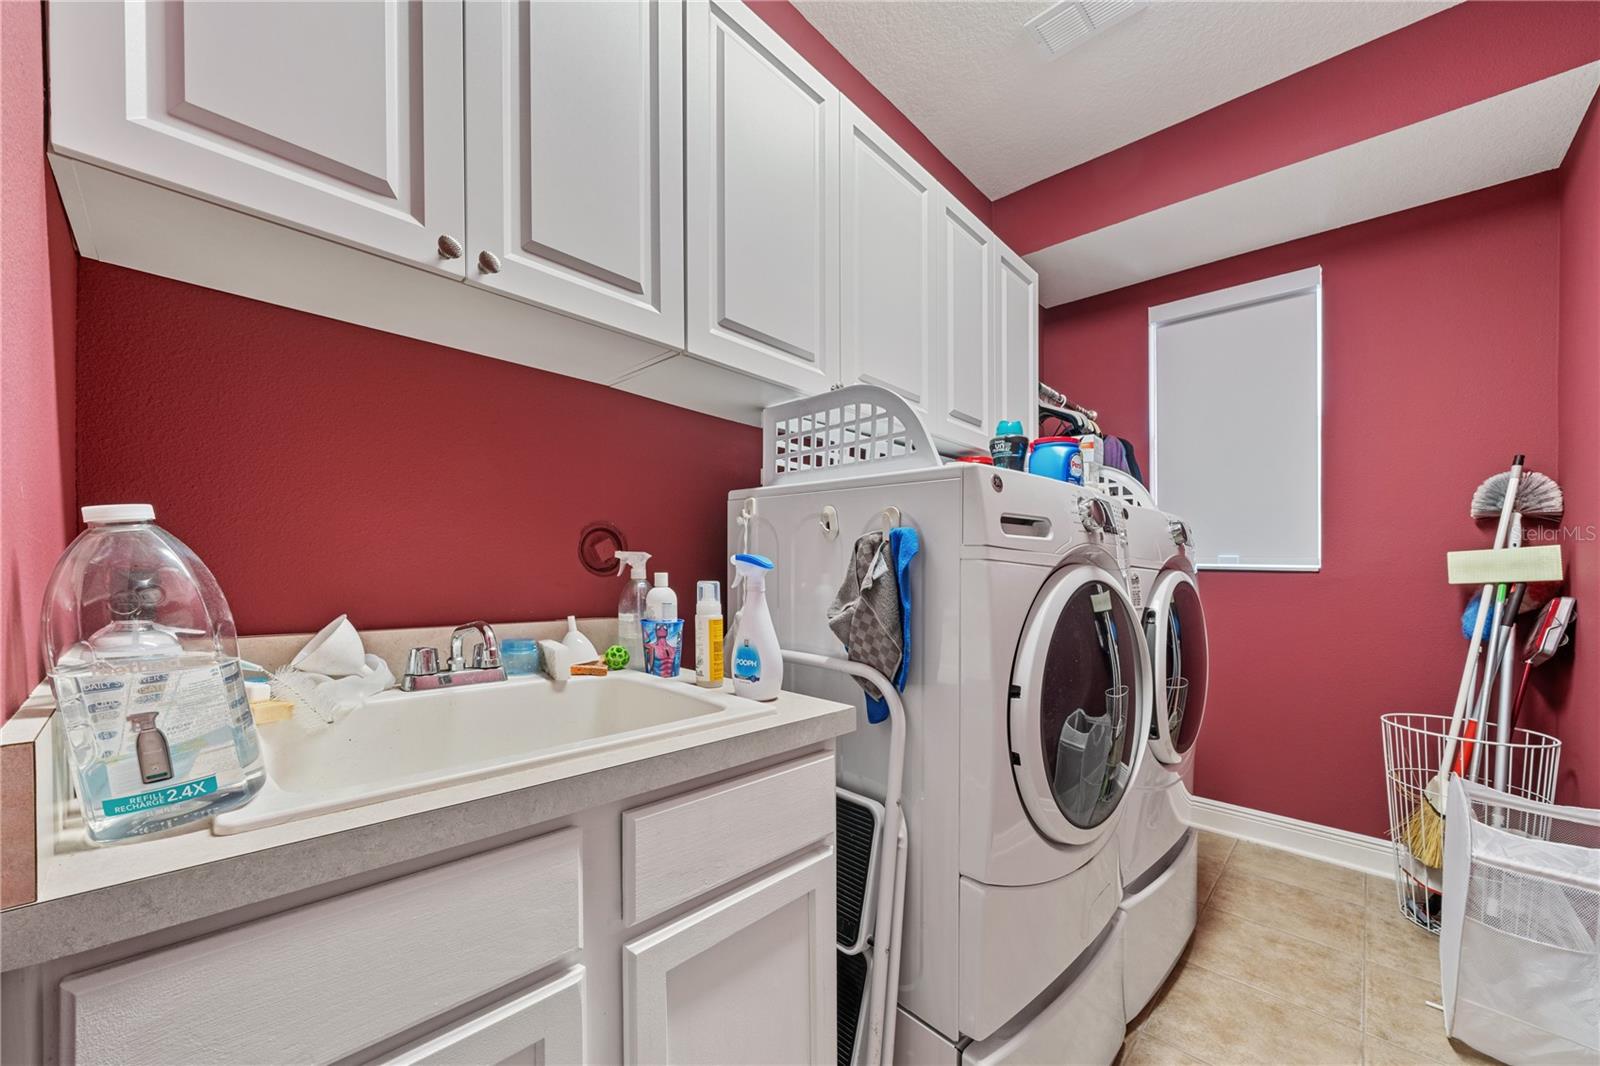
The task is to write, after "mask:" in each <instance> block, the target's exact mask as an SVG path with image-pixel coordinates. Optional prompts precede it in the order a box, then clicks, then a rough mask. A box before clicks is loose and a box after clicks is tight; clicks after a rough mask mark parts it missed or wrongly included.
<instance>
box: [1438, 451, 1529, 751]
mask: <svg viewBox="0 0 1600 1066" xmlns="http://www.w3.org/2000/svg"><path fill="white" fill-rule="evenodd" d="M1523 460H1524V456H1521V455H1518V456H1517V457H1516V458H1515V459H1513V460H1512V461H1511V478H1510V480H1508V481H1507V482H1506V498H1505V502H1504V503H1502V504H1501V505H1500V524H1499V525H1498V526H1496V527H1495V531H1494V546H1495V547H1496V548H1503V547H1505V543H1506V534H1507V533H1509V532H1510V530H1511V512H1512V511H1514V510H1515V509H1516V504H1517V482H1518V481H1520V480H1521V478H1522V463H1523ZM1493 595H1494V583H1493V582H1490V583H1489V584H1487V585H1484V586H1483V591H1481V592H1479V593H1478V620H1477V624H1476V625H1474V626H1473V634H1472V644H1471V646H1469V647H1468V648H1467V661H1466V665H1464V666H1463V667H1462V668H1461V685H1460V687H1459V688H1457V689H1456V705H1455V709H1454V710H1453V711H1452V712H1451V714H1450V733H1449V735H1448V736H1447V737H1446V738H1445V742H1444V757H1443V758H1442V759H1440V760H1439V773H1438V775H1437V776H1438V778H1439V779H1440V780H1447V779H1448V775H1449V773H1450V764H1451V761H1452V760H1453V759H1455V757H1456V742H1457V741H1458V740H1460V739H1461V722H1462V719H1464V718H1465V717H1466V713H1467V704H1468V703H1469V702H1470V696H1471V689H1472V674H1473V668H1474V667H1475V666H1477V663H1478V653H1479V651H1480V650H1481V649H1482V647H1483V640H1484V637H1486V636H1487V635H1488V634H1487V632H1486V631H1485V628H1484V623H1486V622H1488V621H1489V598H1490V597H1491V596H1493Z"/></svg>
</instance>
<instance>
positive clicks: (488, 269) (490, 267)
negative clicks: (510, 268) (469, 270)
mask: <svg viewBox="0 0 1600 1066" xmlns="http://www.w3.org/2000/svg"><path fill="white" fill-rule="evenodd" d="M478 269H479V270H481V271H483V272H484V273H485V274H498V273H500V259H499V257H498V256H496V255H495V254H494V253H493V252H490V251H482V252H479V253H478Z"/></svg>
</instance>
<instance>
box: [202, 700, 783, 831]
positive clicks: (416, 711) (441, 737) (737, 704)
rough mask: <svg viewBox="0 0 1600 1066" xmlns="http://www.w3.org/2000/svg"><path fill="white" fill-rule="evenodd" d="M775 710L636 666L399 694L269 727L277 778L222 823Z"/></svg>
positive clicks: (287, 816) (249, 824)
mask: <svg viewBox="0 0 1600 1066" xmlns="http://www.w3.org/2000/svg"><path fill="white" fill-rule="evenodd" d="M772 713H774V709H773V707H772V706H771V705H769V704H761V703H755V702H752V701H750V700H746V699H740V698H738V697H736V696H733V695H731V694H729V693H725V692H718V691H714V690H711V691H708V690H705V689H698V688H695V687H693V686H692V685H690V684H687V683H685V682H682V681H669V680H664V679H661V678H654V677H649V676H647V675H645V674H641V673H637V672H626V673H617V674H611V675H609V676H607V677H575V678H572V679H571V680H570V681H566V682H562V683H561V684H556V683H555V682H552V681H549V680H546V679H544V678H512V679H509V680H506V681H494V682H488V683H485V684H478V685H468V686H464V687H462V688H456V689H433V690H430V691H426V692H399V691H394V690H391V691H389V692H385V693H382V694H381V695H379V696H376V697H374V698H373V699H372V700H370V701H369V702H368V703H367V705H366V706H365V707H363V708H362V709H361V710H359V711H355V712H353V713H351V714H350V715H348V716H347V717H345V718H343V719H341V720H340V721H338V722H335V723H334V724H333V725H331V726H327V727H326V728H322V729H315V730H308V729H307V728H305V727H304V726H302V725H300V724H299V723H297V722H295V721H287V722H275V723H273V724H271V725H264V726H261V727H260V728H259V730H258V732H259V733H260V736H261V743H262V747H263V749H264V753H265V756H266V764H267V782H266V784H265V785H264V786H263V787H262V789H261V791H260V792H259V793H257V794H256V797H255V798H254V799H253V800H251V801H250V803H248V804H246V805H245V806H243V807H240V808H238V809H236V810H232V811H226V812H224V813H222V814H219V815H217V817H216V818H215V819H213V821H212V826H211V828H212V832H214V833H217V834H219V835H226V834H229V833H242V832H246V831H248V830H251V829H262V828H265V827H267V826H269V825H279V824H281V823H283V822H288V821H293V820H295V819H298V818H308V817H311V816H312V815H317V814H326V813H328V812H330V811H339V810H346V809H348V808H351V807H360V806H364V805H366V804H369V803H377V802H379V801H382V800H387V799H394V798H396V797H399V796H407V795H411V794H413V793H417V792H424V791H427V790H429V789H435V788H443V787H445V786H448V785H455V784H460V783H461V782H464V781H471V780H475V779H478V778H484V777H491V776H495V775H498V774H508V773H513V772H516V771H519V770H527V769H531V768H534V767H538V766H545V765H549V764H552V763H557V762H560V761H563V760H573V759H578V758H581V757H584V756H588V755H592V754H594V753H597V752H604V751H611V750H614V749H618V748H622V747H627V746H632V745H643V744H646V743H649V742H652V741H656V740H659V739H661V738H664V737H673V736H678V735H681V734H685V733H691V732H695V731H699V730H704V729H710V728H714V727H717V726H723V725H728V724H730V723H732V722H737V721H742V720H744V719H749V718H757V717H761V716H763V715H768V714H772Z"/></svg>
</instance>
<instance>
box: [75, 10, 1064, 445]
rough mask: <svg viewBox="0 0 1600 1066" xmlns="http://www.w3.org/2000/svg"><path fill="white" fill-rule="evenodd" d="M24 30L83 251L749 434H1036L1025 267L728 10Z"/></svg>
mask: <svg viewBox="0 0 1600 1066" xmlns="http://www.w3.org/2000/svg"><path fill="white" fill-rule="evenodd" d="M47 10H48V15H49V35H48V39H49V50H50V71H49V73H50V127H51V129H50V138H51V156H50V158H51V162H52V165H53V167H54V168H55V171H56V174H57V177H58V184H59V185H60V188H61V191H62V199H63V203H64V204H65V206H66V210H67V216H68V219H69V221H70V222H71V225H72V227H73V232H74V234H75V236H76V237H77V241H78V247H79V250H80V251H81V253H82V254H83V255H85V256H87V257H89V258H94V259H102V260H105V261H107V262H112V263H117V264H119V265H121V266H126V267H132V268H134V269H137V270H144V271H147V272H150V273H154V274H159V275H161V276H164V277H170V278H177V279H179V280H182V281H187V282H191V283H194V284H199V285H205V286H208V287H211V288H215V289H221V290H223V291H227V292H233V293H237V294H239V295H242V296H248V297H251V298H254V299H258V300H265V301H269V302H273V303H278V304H281V305H283V306H288V307H295V308H298V309H300V310H305V311H310V312H312V313H314V314H319V315H326V316H329V317H333V318H338V319H341V320H343V321H347V322H355V323H359V324H361V325H364V326H369V327H373V328H377V329H381V330H387V331H389V332H393V333H398V334H401V335H403V336H409V337H416V338H419V339H422V340H427V341H432V342H434V343H438V344H445V345H449V346H451V347H455V348H461V349H465V350H467V351H472V352H477V353H479V354H483V355H489V356H493V357H495V358H500V359H506V360H510V361H513V362H518V363H523V364H526V365H530V366H536V367H541V368H544V369H548V370H552V371H555V372H557V373H565V374H573V375H576V376H580V377H583V378H586V379H588V380H592V381H599V382H603V383H605V384H609V385H615V386H617V387H619V388H623V389H627V390H628V391H633V392H638V393H641V394H643V395H646V396H653V397H655V398H657V399H661V400H664V401H665V402H668V403H674V404H678V405H680V406H684V407H689V408H692V409H695V410H699V411H706V412H711V413H715V414H718V415H722V416H725V417H729V418H735V419H739V420H741V421H745V422H749V423H755V422H758V421H759V417H760V410H761V408H762V407H763V406H764V405H767V404H771V403H774V402H777V401H779V400H783V399H788V398H791V397H793V396H797V395H810V394H816V393H822V392H826V391H828V390H829V389H832V388H836V387H837V386H839V385H841V384H848V383H853V382H867V383H871V384H874V385H879V386H883V387H886V388H889V389H892V390H893V391H895V392H897V393H899V394H900V395H901V396H902V397H904V398H905V399H906V400H907V401H908V402H909V403H910V404H911V406H912V407H913V409H914V410H916V411H917V413H918V415H919V416H920V417H921V418H922V419H923V420H924V422H925V423H926V424H927V427H928V430H929V431H930V433H932V435H933V437H934V439H935V441H937V442H938V444H939V446H940V447H941V448H943V449H946V450H950V451H958V450H967V449H973V448H976V449H982V448H984V447H986V446H987V443H988V440H989V437H990V435H991V434H992V431H993V429H994V423H995V422H996V421H997V420H998V419H1000V418H1021V419H1023V420H1024V421H1025V422H1026V423H1027V424H1028V425H1029V426H1030V428H1031V427H1032V426H1033V424H1034V423H1035V421H1036V418H1035V416H1034V408H1035V395H1034V393H1035V381H1036V375H1037V367H1038V307H1037V288H1038V282H1037V277H1036V275H1035V274H1034V272H1033V270H1032V269H1031V268H1030V267H1029V266H1028V265H1027V263H1025V262H1024V261H1023V260H1022V259H1021V257H1019V256H1017V255H1014V254H1012V253H1011V252H1010V250H1009V249H1007V248H1005V247H1004V245H1002V244H1001V243H1000V242H999V241H998V240H997V239H996V238H995V236H994V235H993V234H992V233H991V232H990V231H989V229H988V228H987V227H986V226H985V225H984V224H983V223H982V222H981V221H979V219H978V218H976V217H974V216H973V215H972V214H971V213H970V212H969V211H967V210H966V209H965V208H964V207H963V206H962V205H961V204H960V203H958V202H957V201H956V199H955V198H954V197H953V196H952V195H951V194H950V193H949V192H948V191H947V190H946V189H944V188H942V187H941V186H940V185H939V183H938V182H937V181H935V180H934V179H933V177H932V176H931V175H930V174H929V173H928V171H927V170H925V169H924V168H923V167H921V166H919V165H918V164H917V162H916V161H915V160H914V159H913V158H912V157H911V155H910V153H908V152H907V151H906V150H905V149H904V148H902V147H901V146H899V145H897V144H896V143H895V142H894V140H893V139H892V138H890V137H889V136H888V135H887V134H885V133H884V131H883V130H881V129H879V128H878V127H877V126H876V125H874V124H873V123H872V121H871V120H870V119H868V118H867V117H866V116H864V115H863V114H862V113H861V112H860V111H859V110H858V109H857V108H856V107H855V106H854V105H853V104H851V103H850V102H849V101H848V100H845V99H844V98H843V96H842V95H841V94H840V93H839V91H838V89H836V88H835V87H834V86H833V85H832V84H830V83H829V82H828V80H827V79H826V78H824V77H823V76H822V75H821V74H820V73H819V72H818V71H817V70H816V69H815V68H814V67H812V66H811V64H810V63H808V62H806V60H805V59H804V58H803V57H802V56H801V55H800V54H799V53H798V52H797V51H796V50H795V49H794V48H792V47H791V46H790V45H789V44H788V43H787V42H785V41H784V40H783V38H782V37H780V36H779V35H778V34H777V33H776V32H775V31H774V30H773V29H772V28H771V27H770V26H768V25H767V23H766V22H765V21H763V20H762V18H761V17H760V16H759V15H758V14H756V13H755V11H754V10H752V9H751V8H750V7H749V6H747V5H746V4H744V3H741V2H740V0H607V2H598V0H595V2H587V0H571V2H553V0H293V2H289V0H150V2H140V0H126V2H123V0H58V2H55V3H51V4H50V5H49V6H48V9H47ZM263 220H266V221H263ZM274 223H276V224H274ZM353 249H354V251H353ZM360 253H376V255H377V256H382V257H385V258H386V259H387V260H389V261H388V262H384V261H380V260H379V259H378V258H376V256H374V255H368V254H360ZM397 263H398V264H404V265H405V266H413V267H422V268H424V270H425V271H426V272H427V273H418V272H415V271H410V270H404V269H402V268H401V267H399V266H397V265H396V264H397ZM430 275H432V276H430ZM446 280H448V281H452V282H459V281H466V282H467V284H465V285H460V284H454V285H452V284H445V281H446ZM530 305H531V306H530ZM591 324H597V325H599V326H602V327H605V329H603V330H602V329H594V328H592V326H591ZM618 334H624V335H625V336H619V335H618Z"/></svg>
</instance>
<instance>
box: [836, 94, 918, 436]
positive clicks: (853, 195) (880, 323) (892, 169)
mask: <svg viewBox="0 0 1600 1066" xmlns="http://www.w3.org/2000/svg"><path fill="white" fill-rule="evenodd" d="M841 110H842V112H843V122H842V123H841V127H842V132H841V136H840V138H839V142H840V160H839V167H840V183H841V194H840V220H839V224H840V239H839V273H840V300H839V302H840V342H841V343H840V348H841V354H842V359H843V380H844V383H845V384H847V385H850V384H854V383H856V382H865V383H867V384H869V385H882V386H883V387H885V388H889V389H893V390H894V391H895V392H897V393H899V394H900V395H901V396H902V397H904V398H905V399H906V401H907V402H908V403H910V404H911V406H912V407H913V408H915V409H916V411H917V413H918V414H920V415H922V416H923V419H924V420H925V421H927V422H928V423H929V425H928V428H929V429H930V430H931V431H933V432H934V433H935V435H938V433H939V431H938V428H937V427H936V426H935V425H934V424H933V423H934V422H935V421H937V419H934V418H930V415H931V414H933V413H934V412H933V406H932V403H931V397H932V395H933V394H934V392H935V383H934V378H935V376H936V375H935V372H934V365H933V360H932V359H930V358H929V356H930V354H931V353H932V352H933V348H934V344H933V337H934V317H935V298H934V297H935V286H934V269H935V264H934V254H933V253H934V203H935V199H936V194H937V190H938V186H937V185H936V184H935V183H934V181H933V179H932V178H931V177H929V175H928V173H927V171H925V170H923V169H922V168H921V167H920V166H918V165H917V163H916V161H915V160H913V159H912V158H911V156H909V155H908V154H907V153H906V152H905V151H904V150H903V149H902V148H901V147H900V146H899V145H897V144H895V143H894V141H892V140H890V139H889V137H888V136H887V135H886V134H885V133H884V132H883V131H882V130H880V129H879V128H878V127H877V126H876V125H874V124H873V123H872V121H871V120H870V119H868V118H867V117H866V116H865V115H863V114H862V113H861V112H860V111H859V110H857V109H856V107H855V105H853V104H851V103H850V102H849V101H845V102H844V103H843V104H842V107H841Z"/></svg>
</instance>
